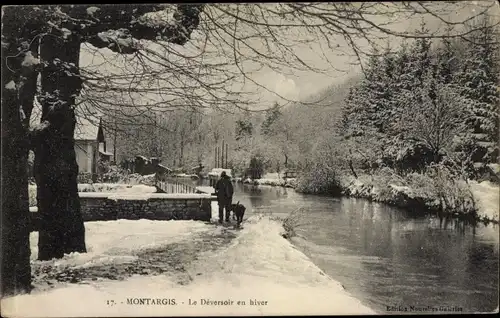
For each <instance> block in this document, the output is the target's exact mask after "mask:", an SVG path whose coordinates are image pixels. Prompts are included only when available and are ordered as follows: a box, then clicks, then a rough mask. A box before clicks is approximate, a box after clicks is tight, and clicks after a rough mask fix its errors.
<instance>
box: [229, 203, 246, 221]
mask: <svg viewBox="0 0 500 318" xmlns="http://www.w3.org/2000/svg"><path fill="white" fill-rule="evenodd" d="M246 209H247V208H245V206H244V205H243V204H240V201H238V203H236V204H235V203H233V204H231V211H232V212H233V220H236V224H237V225H236V226H237V227H239V226H240V224H241V222H243V216H244V215H245V210H246Z"/></svg>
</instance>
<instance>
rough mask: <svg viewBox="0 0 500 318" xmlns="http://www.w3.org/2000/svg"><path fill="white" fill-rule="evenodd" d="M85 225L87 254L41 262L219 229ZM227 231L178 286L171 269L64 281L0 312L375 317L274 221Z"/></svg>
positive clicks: (80, 262)
mask: <svg viewBox="0 0 500 318" xmlns="http://www.w3.org/2000/svg"><path fill="white" fill-rule="evenodd" d="M214 211H216V209H214ZM85 225H86V228H87V242H88V246H89V253H87V254H72V255H68V256H67V257H66V258H64V259H62V260H57V261H56V260H53V261H48V262H46V263H50V264H51V265H52V266H54V267H57V266H59V267H60V266H69V267H73V268H81V267H92V266H94V265H95V264H100V265H102V264H108V265H113V266H118V264H120V263H123V262H131V261H133V260H134V259H135V258H137V257H140V256H137V255H138V253H137V251H138V250H144V249H145V248H151V247H156V248H158V247H161V246H164V247H168V246H169V244H172V241H176V242H179V241H182V242H184V243H186V242H190V241H193V242H194V241H195V239H196V238H197V237H199V236H197V235H199V234H200V233H207V232H218V233H219V234H220V233H221V231H222V230H223V229H226V228H224V227H221V226H216V225H214V224H210V223H203V222H194V221H147V220H139V221H125V220H118V221H109V222H87V223H86V224H85ZM228 230H229V231H234V232H235V233H237V236H236V237H235V238H234V239H233V240H232V241H230V243H229V244H226V245H221V247H220V248H218V249H212V250H204V251H199V253H197V254H196V255H194V256H193V259H194V261H192V262H191V263H189V264H187V265H186V267H185V268H184V269H183V272H182V274H183V275H184V276H186V277H188V278H189V279H187V280H184V281H183V283H179V279H178V277H177V276H178V275H180V274H177V273H176V272H172V273H163V274H160V275H156V276H153V275H146V276H144V275H142V276H141V275H133V276H131V277H127V278H125V279H124V280H100V279H99V280H90V281H85V283H77V284H65V285H62V286H58V287H55V288H52V289H49V290H40V289H38V290H37V289H35V290H34V291H33V292H32V293H31V294H30V295H19V296H15V297H10V298H5V299H3V300H2V303H1V305H2V313H4V314H5V316H9V317H19V316H23V317H41V316H43V317H75V316H138V315H140V316H149V315H163V316H170V315H174V316H186V315H188V316H189V315H210V316H216V315H278V314H279V315H282V314H285V315H287V314H289V315H300V314H302V315H314V314H375V312H374V311H373V310H371V309H370V308H367V307H366V306H364V305H362V304H361V302H360V301H359V300H357V299H355V298H353V297H352V296H351V295H350V294H348V293H347V292H346V291H345V290H344V289H343V287H342V285H341V284H340V283H338V282H336V281H334V280H332V279H331V278H330V277H329V276H327V275H326V274H325V273H323V272H322V271H321V270H320V269H319V268H318V267H317V266H315V265H314V264H313V263H312V262H311V261H310V260H309V259H308V258H307V257H306V256H305V255H304V254H303V253H302V252H300V251H299V250H297V249H296V248H295V247H294V246H293V245H292V244H291V243H290V242H289V241H287V240H285V239H284V238H282V236H281V234H282V232H283V228H282V226H281V224H280V223H278V222H276V221H273V220H270V219H269V218H267V217H262V216H259V215H255V216H252V217H251V218H249V219H248V220H247V221H246V222H245V223H244V228H243V229H242V230H231V229H228ZM33 239H35V237H33ZM34 242H35V243H34V244H33V243H32V250H33V252H36V241H34ZM209 244H216V243H212V242H209ZM185 248H186V249H189V246H188V245H186V246H185ZM181 255H182V251H181ZM35 256H36V253H34V255H33V257H35ZM34 263H39V262H38V261H34ZM107 268H109V270H111V269H110V268H111V266H109V267H107ZM179 273H180V272H179Z"/></svg>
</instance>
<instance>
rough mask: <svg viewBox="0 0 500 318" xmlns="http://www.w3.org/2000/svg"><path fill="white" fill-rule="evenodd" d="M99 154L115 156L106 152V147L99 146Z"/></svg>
mask: <svg viewBox="0 0 500 318" xmlns="http://www.w3.org/2000/svg"><path fill="white" fill-rule="evenodd" d="M99 153H100V154H102V155H105V156H112V155H113V154H112V153H111V152H109V151H104V145H103V144H99Z"/></svg>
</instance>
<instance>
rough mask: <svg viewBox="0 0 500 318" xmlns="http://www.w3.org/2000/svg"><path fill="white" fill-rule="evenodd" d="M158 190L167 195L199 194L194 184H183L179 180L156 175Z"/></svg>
mask: <svg viewBox="0 0 500 318" xmlns="http://www.w3.org/2000/svg"><path fill="white" fill-rule="evenodd" d="M155 186H156V188H158V189H160V190H162V191H163V192H165V193H198V190H196V187H195V186H194V185H193V184H189V183H187V182H186V183H183V182H182V181H179V179H177V178H173V177H167V176H160V175H158V174H157V175H156V179H155Z"/></svg>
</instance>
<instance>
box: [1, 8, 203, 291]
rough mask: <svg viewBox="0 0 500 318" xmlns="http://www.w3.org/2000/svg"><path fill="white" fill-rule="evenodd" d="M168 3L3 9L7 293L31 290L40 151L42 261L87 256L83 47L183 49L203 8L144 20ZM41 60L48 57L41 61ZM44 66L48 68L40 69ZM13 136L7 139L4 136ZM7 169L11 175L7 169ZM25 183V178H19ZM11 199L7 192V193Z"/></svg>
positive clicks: (129, 50) (123, 50) (4, 279)
mask: <svg viewBox="0 0 500 318" xmlns="http://www.w3.org/2000/svg"><path fill="white" fill-rule="evenodd" d="M161 7H162V6H161V5H140V6H131V5H105V6H100V7H99V8H97V7H91V6H74V5H68V6H43V7H37V6H23V7H3V8H2V9H3V12H2V13H3V21H2V22H3V28H2V63H3V65H2V83H3V86H2V92H3V93H7V94H6V95H5V97H3V96H4V94H2V110H3V113H4V115H7V116H6V117H4V119H8V121H7V122H8V125H4V122H3V123H2V146H3V147H4V148H3V154H5V155H6V156H5V157H4V160H3V164H5V167H7V168H9V169H8V171H9V173H8V175H5V176H4V175H2V190H4V189H8V190H7V192H3V193H2V214H3V217H2V242H3V246H8V248H3V249H2V267H1V269H2V294H4V295H5V294H11V293H19V292H23V291H29V289H30V281H31V274H30V266H29V254H30V252H29V239H28V237H29V227H28V226H27V222H28V216H29V214H28V205H27V200H22V198H27V194H26V193H24V192H26V191H27V178H25V176H26V171H25V170H26V168H27V164H26V162H27V161H26V160H27V154H28V149H29V147H30V145H31V146H32V147H33V148H34V150H35V178H36V181H37V185H38V187H37V191H38V193H37V202H38V208H39V210H38V213H39V214H40V215H41V224H40V230H39V244H38V250H39V259H41V260H47V259H51V258H54V257H56V258H60V257H62V256H63V255H64V254H65V253H71V252H85V251H86V247H85V228H84V225H83V219H82V216H81V212H80V203H79V197H78V189H77V175H78V166H77V163H76V159H75V150H74V139H73V135H74V128H75V113H74V109H75V98H76V97H77V96H78V95H79V92H80V89H81V85H82V79H81V77H80V76H79V68H78V64H79V56H80V44H81V43H82V42H90V43H92V44H93V45H94V46H96V47H107V48H109V49H111V50H115V51H118V52H121V53H133V52H135V51H136V48H135V47H134V46H133V45H130V43H131V42H133V39H134V36H135V37H137V38H141V39H157V37H160V38H162V37H163V38H166V39H168V41H170V42H172V43H176V44H183V43H186V42H187V41H188V40H189V36H190V33H191V32H192V30H193V29H194V28H196V27H197V25H198V23H199V19H198V16H199V13H200V12H201V10H202V8H203V6H195V5H179V6H178V11H177V12H176V13H175V14H174V17H175V20H174V22H173V23H172V22H169V23H171V24H168V23H167V24H166V23H161V24H152V23H151V22H150V21H148V20H146V21H144V20H138V19H137V18H139V17H140V16H142V15H143V14H145V13H148V12H153V11H158V10H160V9H161ZM38 57H39V58H40V60H38ZM39 65H40V66H41V70H40V69H37V67H38V66H39ZM38 71H40V74H41V94H40V101H41V104H42V118H41V121H42V122H41V123H40V125H38V126H37V127H35V129H33V130H31V131H28V126H27V123H28V122H29V117H30V114H31V110H32V108H33V102H34V95H35V92H36V82H37V75H38ZM4 131H5V134H4ZM4 171H5V170H4ZM16 180H17V181H16ZM4 194H5V195H4Z"/></svg>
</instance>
